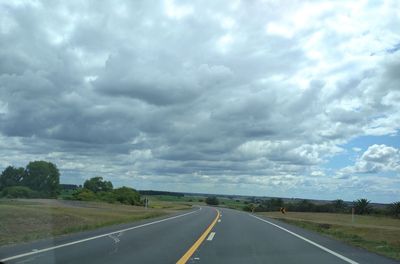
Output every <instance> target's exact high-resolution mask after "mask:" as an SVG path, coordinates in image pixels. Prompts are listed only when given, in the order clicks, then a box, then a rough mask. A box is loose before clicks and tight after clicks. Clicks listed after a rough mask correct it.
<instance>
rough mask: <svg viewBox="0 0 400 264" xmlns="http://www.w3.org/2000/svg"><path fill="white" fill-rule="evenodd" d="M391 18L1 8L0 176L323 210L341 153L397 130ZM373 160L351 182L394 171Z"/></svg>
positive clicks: (93, 5) (379, 10) (167, 8)
mask: <svg viewBox="0 0 400 264" xmlns="http://www.w3.org/2000/svg"><path fill="white" fill-rule="evenodd" d="M398 5H399V3H398V2H397V1H385V2H384V3H372V2H357V3H347V2H337V3H332V2H320V3H318V4H316V3H314V2H307V1H305V2H299V3H293V2H290V4H289V2H285V1H283V2H274V1H271V2H268V1H267V2H264V1H253V2H241V1H234V2H229V3H228V4H226V3H218V2H215V1H209V2H204V1H193V2H190V3H183V2H181V1H163V2H162V3H160V4H159V5H154V4H152V3H149V2H147V1H135V2H129V1H126V2H120V3H114V2H112V1H104V2H101V3H99V2H91V1H88V2H85V3H82V2H80V1H68V2H45V1H43V2H42V1H34V2H29V1H26V2H25V1H17V2H9V3H1V4H0V146H2V147H1V148H0V157H1V158H0V160H1V163H0V166H1V167H5V166H7V165H9V164H20V165H23V163H26V162H27V161H29V160H33V159H39V158H43V159H49V160H52V161H54V162H56V163H57V164H59V166H60V168H61V170H62V172H64V173H63V178H62V181H65V182H71V183H75V182H80V181H81V180H82V179H83V178H85V177H90V176H93V175H99V174H101V175H104V176H106V177H108V178H109V179H112V180H113V181H115V182H117V185H118V184H128V185H135V186H137V187H138V188H170V189H171V190H183V191H185V190H193V191H205V192H206V191H207V192H228V193H254V194H267V192H272V193H273V194H275V195H285V194H286V193H287V192H288V188H292V189H291V190H292V193H294V192H293V188H296V187H297V188H298V186H303V187H304V188H303V189H302V190H301V192H300V191H299V195H301V193H303V196H307V195H314V194H315V193H316V190H320V193H321V195H324V194H326V193H327V192H328V190H332V191H330V193H331V194H329V195H332V196H335V195H336V193H335V191H334V190H336V187H335V188H334V186H339V185H341V184H342V183H343V184H344V183H346V184H348V182H346V180H344V178H343V177H342V180H340V179H339V178H337V177H336V176H337V174H336V171H335V169H336V168H332V169H331V168H328V169H327V170H325V169H323V168H322V167H323V166H325V164H327V163H329V160H330V159H332V158H333V157H335V155H338V154H339V153H345V152H346V149H344V147H343V145H344V144H345V143H347V142H349V141H350V140H351V139H354V138H357V137H359V136H363V135H381V136H388V135H396V134H397V133H398V130H399V128H400V115H399V112H400V111H399V110H400V103H399V102H400V92H399V87H400V74H399V72H400V63H399V61H400V60H399V58H400V53H399V49H398V45H399V43H400V35H399V34H398V30H397V25H398V24H399V23H400V21H399V19H400V18H399V16H398V15H397V13H396V10H398V9H399V6H398ZM387 147H388V146H387ZM371 148H372V146H371V147H370V149H369V151H370V153H369V154H366V153H367V152H365V153H364V154H365V156H364V155H362V156H361V157H360V158H359V160H357V164H358V165H357V164H356V165H354V166H353V167H352V168H353V169H352V170H353V171H354V172H356V171H357V172H361V171H371V172H373V171H374V172H377V173H378V172H380V171H388V170H389V167H390V168H392V167H393V166H396V163H395V161H394V160H382V161H381V162H378V161H377V160H368V157H369V158H371V157H372V156H373V155H378V154H373V153H374V151H378V150H374V149H373V148H372V149H371ZM379 148H380V151H383V150H382V149H383V147H382V146H380V147H379ZM367 151H368V150H367ZM385 151H389V150H387V149H386V150H385ZM383 152H384V151H383ZM371 155H372V156H371ZM382 155H383V154H382ZM391 155H392V154H391ZM393 155H394V154H393ZM397 155H398V154H397ZM364 163H365V164H368V165H363V164H364ZM389 163H390V164H391V165H388V164H389ZM98 164H101V166H99V165H98ZM379 164H381V165H379ZM397 164H398V163H397ZM390 170H392V171H396V172H398V170H393V169H390ZM342 176H343V175H342ZM349 177H350V176H349ZM348 179H350V178H348ZM374 179H375V178H374ZM374 179H371V181H373V180H374ZM390 180H391V181H392V182H393V181H395V179H394V178H392V179H388V182H389V181H390ZM354 181H355V182H356V180H354ZM168 183H170V185H168ZM395 184H397V183H395ZM321 185H324V186H326V188H325V189H321V188H322V187H321ZM226 186H229V187H226ZM270 186H275V187H276V186H280V187H279V188H278V187H276V188H270ZM225 187H226V188H227V189H225ZM386 189H387V190H389V189H390V188H386ZM274 192H275V193H274ZM387 195H388V196H387V197H386V198H384V199H386V200H387V199H390V198H388V197H390V196H391V195H393V192H389V191H388V194H387ZM397 195H399V193H397Z"/></svg>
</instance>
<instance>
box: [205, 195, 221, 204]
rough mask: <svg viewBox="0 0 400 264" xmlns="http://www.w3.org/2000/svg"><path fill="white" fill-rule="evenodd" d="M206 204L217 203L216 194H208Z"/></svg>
mask: <svg viewBox="0 0 400 264" xmlns="http://www.w3.org/2000/svg"><path fill="white" fill-rule="evenodd" d="M206 204H208V205H218V204H219V201H218V198H217V197H216V196H210V197H207V198H206Z"/></svg>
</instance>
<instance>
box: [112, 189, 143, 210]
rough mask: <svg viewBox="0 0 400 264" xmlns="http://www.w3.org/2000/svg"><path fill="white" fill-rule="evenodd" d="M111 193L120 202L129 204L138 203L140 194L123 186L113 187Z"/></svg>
mask: <svg viewBox="0 0 400 264" xmlns="http://www.w3.org/2000/svg"><path fill="white" fill-rule="evenodd" d="M113 193H114V195H115V198H116V200H117V201H118V202H120V203H123V204H130V205H139V204H140V195H139V193H138V192H137V191H136V190H135V189H132V188H129V187H125V186H123V187H121V188H117V189H115V190H114V191H113Z"/></svg>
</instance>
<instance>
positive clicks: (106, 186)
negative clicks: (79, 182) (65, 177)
mask: <svg viewBox="0 0 400 264" xmlns="http://www.w3.org/2000/svg"><path fill="white" fill-rule="evenodd" d="M83 187H84V188H86V189H88V190H91V191H92V192H94V193H98V192H109V191H112V189H113V185H112V183H111V182H110V181H104V180H103V177H93V178H91V179H89V180H86V181H85V183H84V184H83Z"/></svg>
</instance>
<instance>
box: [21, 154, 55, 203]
mask: <svg viewBox="0 0 400 264" xmlns="http://www.w3.org/2000/svg"><path fill="white" fill-rule="evenodd" d="M22 183H23V185H24V186H26V187H29V188H30V189H32V190H34V191H37V192H40V193H41V194H43V195H44V196H47V197H56V196H57V194H58V192H59V185H60V172H59V171H58V169H57V166H56V165H55V164H53V163H51V162H47V161H42V160H41V161H32V162H29V164H28V165H27V166H26V169H25V175H24V178H23V181H22Z"/></svg>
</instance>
